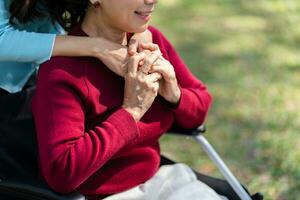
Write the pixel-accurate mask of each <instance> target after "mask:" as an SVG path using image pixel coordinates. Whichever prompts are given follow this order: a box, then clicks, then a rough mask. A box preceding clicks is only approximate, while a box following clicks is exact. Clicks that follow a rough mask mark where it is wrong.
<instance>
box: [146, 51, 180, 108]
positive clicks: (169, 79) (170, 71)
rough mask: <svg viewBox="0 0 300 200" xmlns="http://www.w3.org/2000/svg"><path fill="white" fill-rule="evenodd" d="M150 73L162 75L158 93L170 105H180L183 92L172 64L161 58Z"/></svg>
mask: <svg viewBox="0 0 300 200" xmlns="http://www.w3.org/2000/svg"><path fill="white" fill-rule="evenodd" d="M149 73H150V74H151V73H160V74H161V75H162V79H161V80H160V82H159V91H158V93H159V94H160V95H161V96H162V97H163V98H164V99H165V100H167V101H169V102H170V103H172V104H175V105H176V104H178V103H179V100H180V96H181V91H180V89H179V86H178V83H177V79H176V74H175V71H174V68H173V66H172V64H171V63H170V62H169V61H168V60H166V59H164V58H163V57H162V56H161V57H159V59H158V60H157V61H156V62H155V63H154V65H153V66H152V67H151V69H150V71H149Z"/></svg>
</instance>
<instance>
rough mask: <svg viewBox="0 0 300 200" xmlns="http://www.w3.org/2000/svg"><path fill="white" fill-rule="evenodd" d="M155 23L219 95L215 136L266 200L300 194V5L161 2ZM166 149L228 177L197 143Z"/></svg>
mask: <svg viewBox="0 0 300 200" xmlns="http://www.w3.org/2000/svg"><path fill="white" fill-rule="evenodd" d="M152 24H153V25H154V26H156V27H158V28H159V29H160V30H161V31H162V32H163V33H164V34H165V35H166V36H167V37H168V38H169V40H170V41H171V42H172V43H173V44H174V46H175V47H176V49H177V50H178V52H179V53H180V54H181V56H182V57H183V59H184V60H185V62H186V63H187V65H188V66H189V67H190V68H191V70H192V71H193V73H194V74H195V75H196V76H197V77H198V78H199V79H201V80H202V81H203V82H204V83H205V84H206V85H207V86H208V89H209V91H210V92H211V94H212V95H213V97H214V103H213V106H212V108H211V110H210V113H209V116H208V118H207V121H206V126H207V128H208V132H207V138H208V139H209V141H210V142H211V143H212V144H213V146H214V147H215V148H216V150H217V151H218V152H219V153H220V155H221V156H222V158H224V160H225V162H226V163H227V164H228V165H229V167H230V169H232V171H233V172H234V174H235V175H236V176H237V177H238V179H239V180H241V182H242V183H244V184H245V185H247V186H248V187H249V189H250V191H252V192H256V191H261V192H263V193H264V194H265V197H266V198H265V199H267V200H269V199H272V200H274V199H275V200H296V199H300V2H299V1H298V0H251V1H249V0H160V1H159V3H158V5H157V9H156V13H155V14H154V18H153V21H152ZM161 143H162V151H163V152H164V153H165V154H166V155H168V156H170V157H172V158H173V159H176V160H177V161H181V162H185V163H188V164H189V165H191V166H192V167H194V168H195V169H197V170H199V171H201V172H203V173H205V174H209V175H213V176H218V177H221V175H220V173H219V172H218V170H217V169H216V168H215V167H214V165H213V164H212V163H211V161H210V160H209V159H208V158H207V156H206V154H205V153H203V151H202V150H201V148H200V146H199V145H198V144H196V142H195V141H193V140H190V139H186V138H183V137H170V136H164V137H163V138H162V140H161Z"/></svg>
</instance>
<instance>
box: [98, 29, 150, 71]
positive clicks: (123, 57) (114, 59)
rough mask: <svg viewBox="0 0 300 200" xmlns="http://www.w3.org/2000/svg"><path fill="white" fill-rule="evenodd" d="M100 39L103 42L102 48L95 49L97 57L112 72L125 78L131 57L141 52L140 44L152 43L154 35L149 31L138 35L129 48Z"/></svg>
mask: <svg viewBox="0 0 300 200" xmlns="http://www.w3.org/2000/svg"><path fill="white" fill-rule="evenodd" d="M100 39H101V40H102V41H101V44H102V47H101V48H100V47H98V48H95V52H96V56H95V57H97V58H98V59H99V60H101V61H102V62H103V63H104V64H105V65H106V66H107V67H108V68H109V69H110V70H111V71H113V72H114V73H116V74H117V75H119V76H122V77H124V75H125V73H126V71H127V67H126V63H127V61H128V58H129V56H132V55H134V54H135V53H136V52H138V51H139V50H138V49H139V46H140V45H139V44H141V43H149V42H151V41H152V34H151V32H150V31H149V30H146V31H144V32H142V33H136V34H134V35H133V36H132V37H131V39H130V41H129V43H128V46H124V45H120V44H117V43H114V42H111V41H109V40H105V39H103V38H100Z"/></svg>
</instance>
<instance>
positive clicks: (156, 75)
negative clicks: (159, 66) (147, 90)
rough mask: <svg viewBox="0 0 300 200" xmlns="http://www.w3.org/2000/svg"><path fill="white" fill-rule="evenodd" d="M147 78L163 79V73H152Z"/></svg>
mask: <svg viewBox="0 0 300 200" xmlns="http://www.w3.org/2000/svg"><path fill="white" fill-rule="evenodd" d="M146 78H147V79H148V80H149V81H151V82H157V81H159V80H161V79H162V75H161V74H160V73H157V72H155V73H152V74H149V75H147V76H146Z"/></svg>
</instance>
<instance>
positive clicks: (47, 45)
mask: <svg viewBox="0 0 300 200" xmlns="http://www.w3.org/2000/svg"><path fill="white" fill-rule="evenodd" d="M9 17H10V14H9V12H8V10H7V7H6V4H5V0H4V1H3V0H0V61H17V62H35V63H37V64H40V63H43V62H45V61H46V60H48V59H50V57H51V55H52V51H53V46H54V42H55V37H56V34H50V33H35V32H26V31H20V30H18V29H16V28H15V27H13V26H12V25H11V24H10V23H9Z"/></svg>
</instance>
